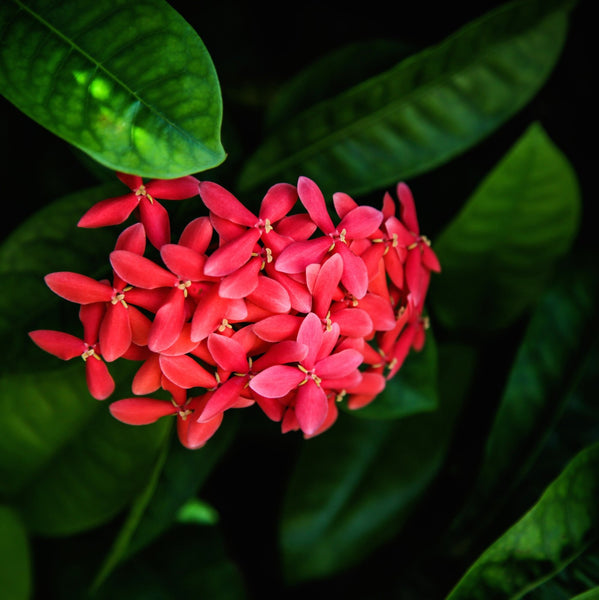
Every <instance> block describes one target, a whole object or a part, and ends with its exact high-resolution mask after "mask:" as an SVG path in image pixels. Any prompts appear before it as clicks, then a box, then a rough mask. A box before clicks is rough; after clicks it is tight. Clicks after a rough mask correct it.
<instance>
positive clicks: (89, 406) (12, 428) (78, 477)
mask: <svg viewBox="0 0 599 600" xmlns="http://www.w3.org/2000/svg"><path fill="white" fill-rule="evenodd" d="M40 352H41V351H40ZM112 370H113V371H114V370H115V369H114V368H113V369H112ZM124 370H125V374H124V377H122V379H121V378H119V377H118V376H117V381H119V380H121V381H123V380H124V381H123V384H122V385H121V386H120V389H121V390H123V388H124V387H125V386H130V380H131V370H130V369H124ZM0 403H1V410H2V414H3V418H2V421H1V428H0V440H1V441H0V467H1V469H2V476H3V477H2V490H1V491H2V494H3V495H5V496H11V497H12V496H15V497H16V499H17V500H16V501H17V502H18V507H19V509H20V510H21V511H22V514H23V518H24V520H25V523H26V524H27V526H28V528H29V529H31V530H32V531H35V532H37V533H42V534H44V535H67V534H72V533H75V532H78V531H83V530H85V529H89V528H90V527H95V526H97V525H99V524H101V523H103V522H105V521H107V520H108V519H110V518H112V517H113V516H114V515H116V514H117V513H118V512H119V511H121V510H122V509H123V508H124V507H125V506H126V505H127V504H128V503H129V502H130V501H131V500H132V499H133V497H134V496H135V495H136V494H137V493H138V491H139V490H140V489H141V487H142V486H143V485H144V484H145V481H146V479H147V478H148V477H149V475H150V473H151V470H152V467H153V464H154V461H155V460H156V457H157V454H158V451H159V448H160V446H161V445H162V444H163V443H164V440H165V435H166V434H167V433H168V431H169V429H170V428H169V425H170V422H169V421H168V420H163V421H161V422H159V423H156V424H155V425H150V426H146V427H131V426H127V425H124V424H122V423H120V422H118V421H116V420H115V419H114V418H113V417H112V416H111V415H110V413H109V412H108V405H107V404H106V403H99V402H97V401H96V400H94V399H93V398H92V397H91V396H90V395H89V392H88V391H87V387H86V384H85V378H84V373H83V365H82V364H77V365H73V366H69V367H68V368H63V369H56V370H55V371H49V372H42V373H31V374H29V375H27V374H24V373H17V374H15V375H14V376H9V375H7V376H4V377H2V378H1V379H0Z"/></svg>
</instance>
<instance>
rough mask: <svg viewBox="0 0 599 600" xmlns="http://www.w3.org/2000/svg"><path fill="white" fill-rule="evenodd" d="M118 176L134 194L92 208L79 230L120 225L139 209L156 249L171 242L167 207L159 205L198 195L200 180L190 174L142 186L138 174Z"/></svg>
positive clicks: (155, 180)
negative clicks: (165, 201) (167, 201)
mask: <svg viewBox="0 0 599 600" xmlns="http://www.w3.org/2000/svg"><path fill="white" fill-rule="evenodd" d="M117 177H118V178H119V179H120V180H121V181H122V182H123V183H124V184H125V185H127V186H128V187H129V188H130V189H131V192H130V193H128V194H124V195H123V196H117V197H116V198H108V199H107V200H102V201H101V202H98V203H97V204H95V205H94V206H92V207H91V208H90V209H89V210H88V211H87V212H86V213H85V214H84V215H83V217H81V219H80V220H79V223H77V225H78V226H79V227H89V228H95V227H105V226H107V225H119V224H121V223H123V222H124V221H126V220H127V218H128V217H129V216H130V215H131V213H132V212H133V211H134V210H135V209H136V208H139V216H140V220H141V222H142V224H143V226H144V228H145V231H146V234H147V236H148V239H149V240H150V242H151V243H152V245H154V246H155V247H156V248H160V247H161V246H162V245H163V244H167V243H168V242H169V241H170V222H169V218H168V213H167V212H166V210H165V208H164V207H163V206H162V205H161V204H159V203H158V202H156V198H160V199H163V200H183V199H185V198H191V197H193V196H196V195H197V194H198V184H199V182H198V180H197V179H196V178H195V177H192V176H191V175H187V176H186V177H179V178H178V179H170V180H169V179H154V180H152V181H150V182H149V183H147V184H145V185H144V183H143V180H142V178H141V177H139V176H138V175H127V174H125V173H117Z"/></svg>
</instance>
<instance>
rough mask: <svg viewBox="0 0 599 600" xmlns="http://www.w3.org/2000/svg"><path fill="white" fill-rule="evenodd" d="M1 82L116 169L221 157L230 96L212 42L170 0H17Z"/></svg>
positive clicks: (1, 53) (8, 19)
mask: <svg viewBox="0 0 599 600" xmlns="http://www.w3.org/2000/svg"><path fill="white" fill-rule="evenodd" d="M0 31H1V32H2V38H1V43H0V91H1V92H2V94H3V95H4V96H5V97H6V98H7V99H8V100H10V102H12V103H13V104H14V105H15V106H17V107H18V108H19V109H20V110H22V111H23V112H24V113H25V114H26V115H28V116H29V117H30V118H32V119H34V120H35V121H37V122H38V123H39V124H40V125H42V126H43V127H45V128H47V129H49V130H50V131H51V132H52V133H54V134H56V135H57V136H59V137H61V138H63V139H65V140H66V141H67V142H69V143H71V144H73V145H74V146H76V147H78V148H80V149H81V150H83V151H84V152H86V153H87V154H89V155H90V156H91V157H92V158H94V159H95V160H97V161H98V162H99V163H101V164H103V165H105V166H107V167H110V168H111V169H115V170H119V171H125V172H128V173H136V174H138V175H142V176H147V177H158V178H173V177H180V176H182V175H187V174H189V173H194V172H198V171H203V170H205V169H209V168H211V167H215V166H216V165H218V164H219V163H220V162H222V160H223V159H224V157H225V154H224V151H223V149H222V146H221V143H220V137H219V136H220V125H221V119H222V101H221V97H220V88H219V84H218V79H217V76H216V73H215V70H214V66H213V64H212V60H211V58H210V55H209V54H208V52H207V50H206V48H205V47H204V44H203V43H202V41H201V39H200V38H199V37H198V35H197V34H196V32H195V31H194V30H193V29H192V28H191V26H190V25H189V24H188V23H187V22H186V21H185V20H184V19H183V18H182V17H181V16H180V15H179V14H178V13H177V12H176V11H175V10H173V9H172V8H171V7H170V6H169V5H168V4H167V3H166V2H163V1H162V0H143V1H142V2H128V1H127V0H97V1H95V2H88V1H86V0H67V1H65V2H60V3H59V4H57V3H56V2H52V1H51V0H10V1H8V2H3V3H2V5H1V8H0Z"/></svg>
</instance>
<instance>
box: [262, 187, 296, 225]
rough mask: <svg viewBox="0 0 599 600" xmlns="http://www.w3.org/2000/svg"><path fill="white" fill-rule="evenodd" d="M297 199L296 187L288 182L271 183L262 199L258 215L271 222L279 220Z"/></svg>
mask: <svg viewBox="0 0 599 600" xmlns="http://www.w3.org/2000/svg"><path fill="white" fill-rule="evenodd" d="M296 201H297V189H296V187H295V186H293V185H291V184H289V183H277V184H275V185H273V186H272V187H271V188H270V189H269V190H268V191H267V192H266V195H265V196H264V198H263V199H262V204H261V205H260V212H259V216H260V218H261V219H264V220H266V219H268V220H269V221H270V223H271V225H272V224H273V223H275V222H276V221H279V220H280V219H282V218H283V217H284V216H286V215H287V213H288V212H289V211H290V210H291V209H292V208H293V205H294V204H295V203H296Z"/></svg>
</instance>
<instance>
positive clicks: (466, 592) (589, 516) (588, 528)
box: [447, 444, 599, 600]
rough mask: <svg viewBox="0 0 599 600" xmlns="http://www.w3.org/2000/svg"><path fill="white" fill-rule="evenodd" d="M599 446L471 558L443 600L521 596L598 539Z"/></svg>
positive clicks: (587, 451) (581, 455) (578, 458)
mask: <svg viewBox="0 0 599 600" xmlns="http://www.w3.org/2000/svg"><path fill="white" fill-rule="evenodd" d="M598 495H599V444H595V445H593V446H590V447H589V448H586V449H585V450H583V451H582V452H580V453H579V454H577V455H576V457H575V458H574V459H573V460H572V461H571V462H570V464H569V465H568V466H567V467H566V469H564V471H563V472H562V474H561V475H560V476H559V477H558V478H557V479H556V480H555V481H553V483H551V485H549V487H548V488H547V490H546V491H545V492H544V493H543V495H542V496H541V498H540V499H539V501H538V502H537V503H536V504H535V505H534V506H533V507H532V508H531V509H530V510H529V511H528V512H527V513H526V514H525V515H524V516H523V517H522V518H521V519H520V520H519V521H518V522H517V523H515V524H514V525H513V526H512V527H511V528H510V529H508V531H506V532H505V533H504V534H503V535H502V536H501V537H500V538H499V539H498V540H497V541H496V542H494V543H493V544H492V545H491V546H490V547H489V548H488V549H487V550H485V552H483V554H482V555H481V556H480V557H479V558H478V559H477V560H476V561H475V563H474V564H473V565H472V566H471V567H470V569H469V570H468V571H467V572H466V574H465V575H464V576H463V577H462V579H460V581H459V582H458V583H457V584H456V586H455V587H454V589H453V590H452V591H451V593H450V594H449V596H448V597H447V600H461V599H464V600H477V599H478V598H480V599H484V600H493V599H495V598H497V599H499V598H513V599H514V600H516V599H517V598H521V597H522V596H523V595H524V594H526V593H527V592H529V591H530V590H532V589H533V588H535V587H537V586H538V585H540V584H541V583H542V582H544V581H545V580H547V579H549V578H550V577H552V576H553V575H555V574H556V573H557V572H559V571H560V570H561V569H562V568H564V567H565V566H566V565H567V564H568V563H570V562H571V561H572V560H574V559H575V558H576V557H577V556H579V555H580V554H581V553H582V552H583V551H584V550H585V549H586V548H587V547H589V546H590V544H592V543H593V542H594V541H595V540H596V539H597V538H599V503H597V497H598Z"/></svg>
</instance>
